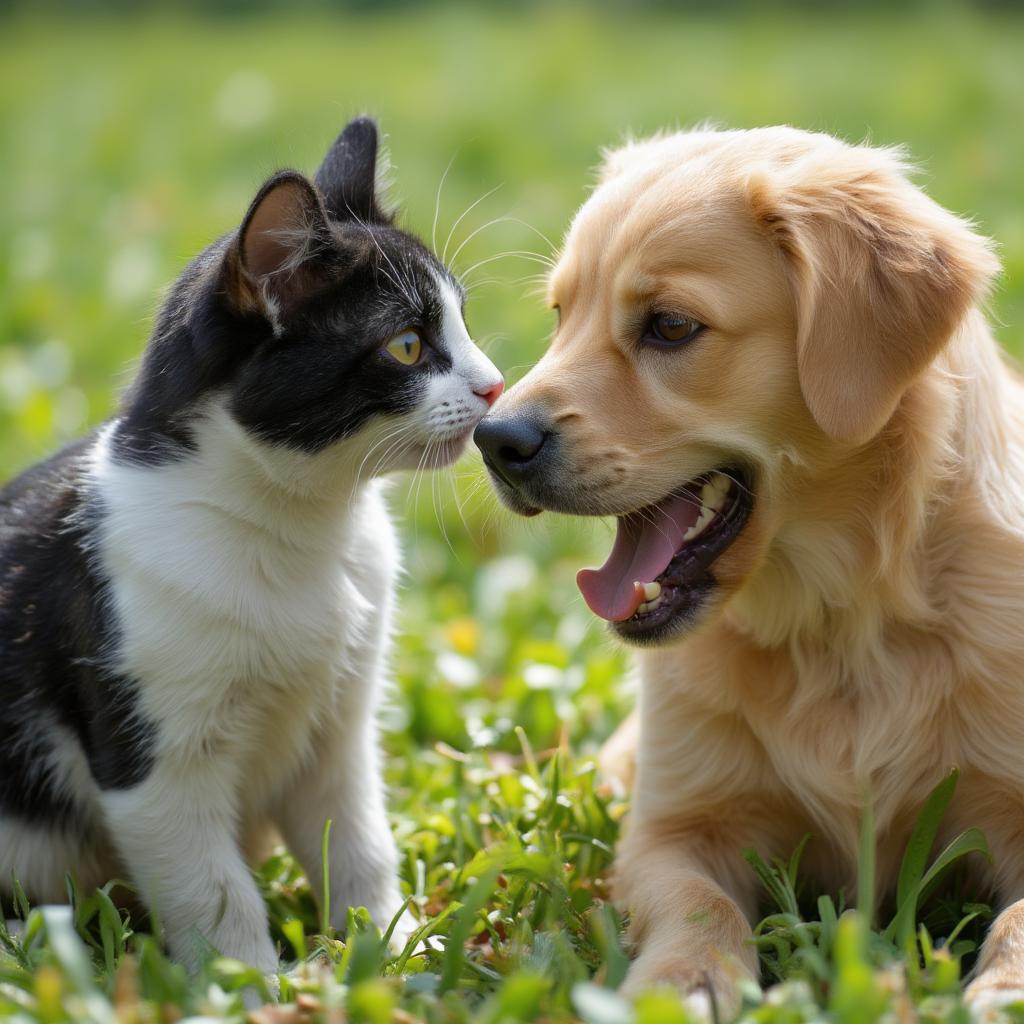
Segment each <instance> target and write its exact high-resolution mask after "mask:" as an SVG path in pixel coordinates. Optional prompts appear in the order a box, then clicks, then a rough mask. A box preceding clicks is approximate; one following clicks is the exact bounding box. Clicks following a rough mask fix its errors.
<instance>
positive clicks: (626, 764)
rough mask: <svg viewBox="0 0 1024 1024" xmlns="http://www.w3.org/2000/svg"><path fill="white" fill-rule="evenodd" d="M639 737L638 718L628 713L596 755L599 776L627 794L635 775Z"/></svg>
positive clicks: (634, 712)
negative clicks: (599, 771) (599, 770)
mask: <svg viewBox="0 0 1024 1024" xmlns="http://www.w3.org/2000/svg"><path fill="white" fill-rule="evenodd" d="M639 735H640V716H639V714H638V713H637V712H636V711H632V712H630V714H629V715H628V716H627V717H626V718H625V720H624V721H623V722H622V724H621V725H620V726H619V727H618V728H617V729H616V730H615V732H613V733H612V734H611V736H609V737H608V739H607V741H606V742H605V744H604V746H603V747H601V751H600V753H599V754H598V755H597V762H598V765H599V766H600V768H601V775H602V776H604V778H605V779H607V780H608V781H609V782H611V783H612V784H613V785H617V786H619V787H621V788H622V790H623V791H624V792H628V791H629V790H630V789H632V788H633V777H634V776H635V775H636V745H637V740H638V738H639Z"/></svg>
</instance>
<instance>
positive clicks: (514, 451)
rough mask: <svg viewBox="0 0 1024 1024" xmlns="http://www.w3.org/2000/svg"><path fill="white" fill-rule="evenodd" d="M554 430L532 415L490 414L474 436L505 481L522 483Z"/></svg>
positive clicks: (483, 420) (481, 422)
mask: <svg viewBox="0 0 1024 1024" xmlns="http://www.w3.org/2000/svg"><path fill="white" fill-rule="evenodd" d="M550 435H551V432H550V431H549V430H548V429H547V428H546V426H545V424H544V423H543V422H540V421H538V420H536V419H533V418H532V417H529V416H510V417H506V418H501V417H498V416H487V417H485V418H484V419H482V420H481V421H480V424H479V425H478V426H477V428H476V430H475V431H473V440H474V441H475V442H476V446H477V447H478V448H479V449H480V451H481V452H482V453H483V456H484V462H486V463H487V465H488V466H490V468H491V469H493V470H494V472H495V473H497V474H498V475H499V476H500V477H501V478H502V479H503V480H505V482H506V483H509V484H511V485H512V486H515V485H516V484H518V483H521V482H522V481H523V480H524V479H525V478H526V477H527V476H529V474H530V472H531V471H532V470H533V469H535V468H536V465H537V462H538V458H537V456H538V455H539V454H540V452H541V449H542V448H543V447H544V442H545V441H547V439H548V437H550Z"/></svg>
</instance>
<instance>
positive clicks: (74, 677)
mask: <svg viewBox="0 0 1024 1024" xmlns="http://www.w3.org/2000/svg"><path fill="white" fill-rule="evenodd" d="M91 441H92V439H91V438H87V439H86V440H85V441H82V442H79V443H77V444H75V445H72V446H71V447H69V448H67V449H65V450H64V451H62V452H60V453H59V454H58V455H56V456H54V457H53V458H52V459H50V460H49V461H47V462H44V463H42V464H40V465H38V466H35V467H34V468H32V469H30V470H29V471H28V472H27V473H24V474H23V475H22V476H20V477H18V478H17V479H16V480H14V481H13V482H12V483H10V484H9V485H8V486H7V487H6V488H4V489H3V490H2V491H0V811H2V812H3V813H6V814H13V815H17V816H20V817H23V818H28V819H30V820H44V819H45V820H49V821H54V820H56V821H59V822H61V823H65V824H67V823H68V822H69V820H70V819H74V818H75V817H76V814H77V813H78V810H79V809H77V808H75V807H74V805H73V803H72V800H71V798H70V796H69V795H68V788H67V785H66V781H65V780H64V779H63V778H61V777H60V776H59V775H57V774H54V772H53V771H52V770H51V767H50V765H51V763H52V761H53V759H54V757H56V756H59V755H60V754H61V753H62V752H61V751H60V750H57V749H55V747H56V746H57V745H58V744H61V743H65V744H66V742H67V734H68V733H70V734H71V735H72V736H73V737H74V738H76V739H77V741H78V743H79V744H80V746H81V749H82V751H83V752H84V753H85V756H86V759H87V761H88V763H89V767H90V769H91V772H92V775H93V777H94V779H95V781H96V783H97V784H98V785H100V786H101V787H102V788H121V787H125V786H131V785H133V784H134V783H135V782H137V781H139V780H140V779H141V778H144V777H145V774H146V772H147V770H148V766H149V757H150V755H149V753H148V752H149V750H150V749H151V747H152V739H153V736H152V731H153V730H152V726H150V725H148V724H147V723H144V722H140V721H138V719H137V716H136V714H135V708H134V700H133V693H134V691H133V687H132V685H131V683H130V682H129V681H127V680H124V679H121V678H118V677H117V676H114V675H112V674H110V673H108V672H106V671H104V670H103V669H102V667H101V664H102V661H101V659H102V655H103V653H104V647H106V646H109V645H111V644H113V643H116V635H115V632H114V628H113V625H112V623H111V622H110V621H109V617H108V614H107V611H106V607H107V606H106V600H105V593H104V591H105V584H104V582H103V581H102V580H101V579H100V578H99V576H98V575H97V573H96V570H95V567H94V566H93V564H92V563H91V561H90V558H89V555H88V551H87V548H88V540H89V516H90V512H91V510H90V508H89V507H88V505H87V503H86V499H85V497H84V491H83V489H82V476H83V456H84V453H85V452H86V450H87V448H88V446H89V445H90V443H91ZM54 726H61V727H63V729H64V730H66V732H62V731H61V730H59V729H55V728H54Z"/></svg>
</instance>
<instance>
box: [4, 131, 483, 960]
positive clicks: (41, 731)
mask: <svg viewBox="0 0 1024 1024" xmlns="http://www.w3.org/2000/svg"><path fill="white" fill-rule="evenodd" d="M377 150H378V139H377V131H376V127H375V125H374V124H373V122H371V121H369V120H366V119H359V120H356V121H353V122H352V123H351V124H350V125H349V126H348V127H347V128H346V129H345V131H344V132H343V133H342V134H341V135H340V136H339V138H338V140H337V142H336V143H335V144H334V147H333V148H332V149H331V151H330V152H329V153H328V155H327V157H326V159H325V161H324V163H323V165H322V166H321V168H320V170H319V171H318V173H317V176H316V183H315V186H314V185H313V184H311V183H310V182H309V181H308V180H306V179H305V178H304V177H302V176H301V175H300V174H298V173H296V172H282V173H280V174H277V175H275V176H274V177H272V178H271V179H270V180H269V181H268V182H267V183H266V184H265V185H264V186H263V188H262V189H261V190H260V192H259V194H258V195H257V196H256V198H255V200H254V201H253V204H252V206H251V207H250V209H249V212H248V214H247V216H246V218H245V220H244V221H243V223H242V226H241V228H240V229H239V230H238V231H236V232H233V233H231V234H230V235H228V236H227V237H225V238H223V239H221V240H220V241H218V242H216V243H215V244H213V245H212V246H210V248H208V249H207V250H206V251H205V252H204V253H203V254H202V255H200V256H199V257H198V258H197V259H196V260H195V261H194V262H193V263H191V264H190V265H189V267H188V268H187V269H186V270H185V272H184V273H183V275H182V276H181V278H180V280H179V281H178V282H177V284H176V285H175V286H174V288H173V289H172V291H171V293H170V295H169V297H168V299H167V301H166V302H165V304H164V306H163V308H162V310H161V312H160V314H159V317H158V319H157V323H156V327H155V330H154V333H153V336H152V339H151V340H150V343H149V346H148V348H147V350H146V353H145V356H144V359H143V362H142V366H141V369H140V372H139V374H138V377H137V379H136V381H135V383H134V385H133V386H132V387H131V389H130V390H129V392H128V394H127V395H126V396H125V399H124V401H123V404H122V406H121V408H120V411H119V412H118V414H117V415H116V416H115V417H114V418H113V419H111V420H110V421H108V422H107V423H106V424H104V425H103V426H102V427H101V428H100V429H99V430H97V431H96V432H95V433H94V434H93V435H91V436H90V437H88V438H86V439H85V440H83V441H81V442H78V443H76V444H73V445H71V446H70V447H69V448H67V449H65V450H64V451H62V452H60V453H59V454H58V455H56V456H54V457H53V458H52V459H50V460H49V461H48V462H44V463H42V464H40V465H38V466H36V467H34V468H32V469H30V470H28V471H27V472H26V473H24V474H23V475H22V476H21V477H19V478H18V479H16V480H15V481H13V482H12V483H11V484H9V485H8V486H7V487H6V488H5V489H4V490H3V491H0V892H3V891H4V890H7V891H8V892H9V891H10V885H11V879H12V876H13V877H17V879H18V880H19V881H20V883H21V884H22V885H23V886H24V887H25V889H26V890H27V892H28V894H29V896H30V898H33V899H35V900H39V901H50V900H59V899H62V898H63V897H64V894H65V883H64V876H65V873H67V872H70V873H72V874H73V875H75V876H77V878H78V880H79V881H80V883H81V884H82V885H84V886H86V887H89V886H94V885H97V884H101V883H103V882H104V881H106V880H107V879H108V878H110V877H114V876H117V875H121V876H123V875H124V874H127V877H129V878H130V879H131V880H132V881H133V882H134V883H135V885H136V886H138V889H139V891H140V893H141V895H142V897H143V899H144V900H145V901H146V903H147V904H148V905H149V906H150V907H151V908H152V909H153V910H155V911H156V912H157V914H158V918H159V920H160V921H161V922H162V924H163V927H164V929H165V932H166V936H167V940H168V943H169V946H170V949H171V951H172V953H173V954H174V955H175V956H176V957H178V958H179V959H181V960H182V961H184V962H185V963H187V964H189V965H195V964H196V963H197V962H198V960H199V958H200V956H201V950H202V948H203V946H204V942H209V943H210V944H212V946H213V947H215V948H217V949H219V950H220V951H221V952H223V953H225V954H228V955H231V956H235V957H238V958H240V959H242V960H245V961H247V962H249V963H252V964H254V965H256V966H257V967H259V968H260V969H262V970H263V971H265V972H269V971H272V970H273V969H274V968H275V966H276V964H277V956H276V951H275V948H274V946H273V944H272V943H271V940H270V937H269V934H268V930H267V918H266V911H265V907H264V905H263V901H262V899H261V898H260V894H259V892H258V891H257V888H256V885H255V883H254V881H253V879H252V877H251V875H250V873H249V869H248V866H247V863H246V859H245V851H246V849H247V847H248V845H249V844H250V842H251V841H253V840H254V838H255V837H256V835H257V834H258V833H259V832H261V831H262V830H263V829H265V828H266V827H267V826H273V827H275V828H276V829H277V830H279V831H280V833H281V834H282V835H283V837H284V839H285V841H286V842H287V844H288V845H289V847H290V848H291V850H292V852H293V853H294V854H295V855H296V856H297V857H298V859H299V861H300V862H301V863H302V864H303V865H304V867H305V869H306V871H307V872H308V873H309V875H310V877H311V878H314V879H319V878H320V876H321V862H320V861H321V852H320V847H321V837H322V831H323V827H324V821H325V819H327V818H330V819H332V820H333V828H332V831H331V834H330V850H329V861H330V891H331V900H332V907H331V908H330V916H331V921H332V923H333V924H334V925H335V926H338V927H341V926H343V925H344V922H345V915H346V911H347V908H348V907H349V906H358V905H364V906H366V907H367V908H368V909H369V910H370V912H371V913H372V914H373V916H374V917H375V919H376V920H377V922H378V923H379V924H380V925H382V926H385V925H387V923H388V922H389V920H390V919H391V918H392V915H394V914H395V913H396V911H397V910H398V909H399V907H400V904H401V901H400V896H399V889H398V885H397V880H396V851H395V845H394V842H393V840H392V837H391V834H390V831H389V828H388V824H387V821H386V818H385V811H384V791H383V786H382V783H381V777H380V767H379V763H378V762H379V753H378V743H377V735H376V725H375V715H376V710H377V706H378V701H379V698H380V694H381V689H382V679H383V674H384V671H385V662H386V647H387V639H388V629H389V620H390V616H391V606H392V592H393V586H394V581H395V574H396V570H397V565H398V555H397V548H396V543H395V537H394V534H393V531H392V527H391V523H390V520H389V516H388V510H387V508H386V507H385V503H384V500H383V498H382V495H381V490H380V482H379V480H378V479H377V478H378V477H380V476H381V475H382V474H384V473H386V472H388V471H389V470H393V469H396V468H400V467H415V466H417V465H424V466H435V465H439V464H441V463H444V462H449V461H451V460H452V459H454V458H455V457H456V456H457V455H458V453H459V452H460V451H461V448H462V446H463V444H464V442H465V440H466V439H467V438H468V436H469V434H470V433H471V431H472V429H473V427H474V426H475V425H476V423H477V422H478V420H479V419H480V418H481V417H482V415H483V414H484V412H485V411H486V409H487V407H488V405H489V403H490V402H491V401H493V399H494V398H495V397H496V395H497V393H498V392H499V391H500V388H501V376H500V374H499V373H498V371H497V370H496V369H495V368H494V366H493V365H492V364H491V363H490V361H489V360H487V359H486V357H484V356H483V355H482V353H480V351H479V350H478V349H476V348H475V346H474V345H473V343H472V342H471V341H470V338H469V335H468V334H467V331H466V328H465V326H464V322H463V317H462V299H463V296H462V291H461V288H460V286H459V284H458V283H457V281H456V280H455V279H454V277H453V276H452V275H451V274H450V273H449V272H448V271H447V270H446V269H445V267H444V266H443V265H442V264H441V263H440V262H439V261H438V260H437V259H436V257H435V256H433V254H431V253H430V252H429V251H428V250H427V249H426V248H424V247H423V246H422V245H421V244H420V243H419V242H418V241H417V240H416V239H415V238H413V237H412V236H411V235H409V234H407V233H405V232H403V231H401V230H399V229H398V228H396V227H395V226H394V225H393V223H392V220H391V217H390V216H389V215H388V214H387V213H385V212H384V211H383V210H382V208H381V206H380V205H379V202H378V199H377V196H376V191H375V171H376V164H377ZM410 326H411V327H415V328H416V329H417V330H418V331H419V333H420V335H421V337H422V338H423V342H424V353H425V354H424V356H423V358H422V359H421V361H420V362H419V363H418V364H417V365H415V366H406V365H402V364H400V363H399V362H398V361H397V360H396V359H394V358H392V357H391V356H390V355H388V353H387V351H386V349H385V348H384V346H385V345H386V343H387V342H388V340H389V339H391V338H392V337H393V336H395V335H396V334H398V333H399V332H401V331H403V330H404V329H406V328H408V327H410ZM199 936H202V940H203V941H200V940H199V938H198V937H199Z"/></svg>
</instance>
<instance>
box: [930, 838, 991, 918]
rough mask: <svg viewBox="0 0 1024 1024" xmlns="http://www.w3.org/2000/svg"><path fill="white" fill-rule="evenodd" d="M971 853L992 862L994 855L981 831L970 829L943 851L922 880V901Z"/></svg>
mask: <svg viewBox="0 0 1024 1024" xmlns="http://www.w3.org/2000/svg"><path fill="white" fill-rule="evenodd" d="M969 853H980V854H981V855H982V856H983V857H985V858H986V859H987V860H992V853H991V851H990V850H989V848H988V842H987V841H986V839H985V834H984V833H983V832H982V831H981V829H977V828H969V829H967V830H966V831H964V832H961V833H960V835H958V836H957V837H956V839H954V840H953V841H952V842H951V843H950V844H949V845H948V846H947V847H946V848H945V849H944V850H943V851H942V853H940V854H939V855H938V857H936V858H935V863H934V864H932V866H931V867H930V868H929V869H928V871H927V872H926V874H925V876H924V878H923V879H921V895H920V896H919V899H920V900H922V901H923V900H926V899H928V897H929V896H931V894H932V893H933V892H934V891H935V888H936V886H937V885H938V884H939V882H940V881H942V876H943V875H944V874H945V873H946V871H948V870H949V868H951V867H952V866H953V865H954V864H955V863H956V862H957V861H958V860H960V859H961V858H962V857H966V856H967V855H968V854H969Z"/></svg>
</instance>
